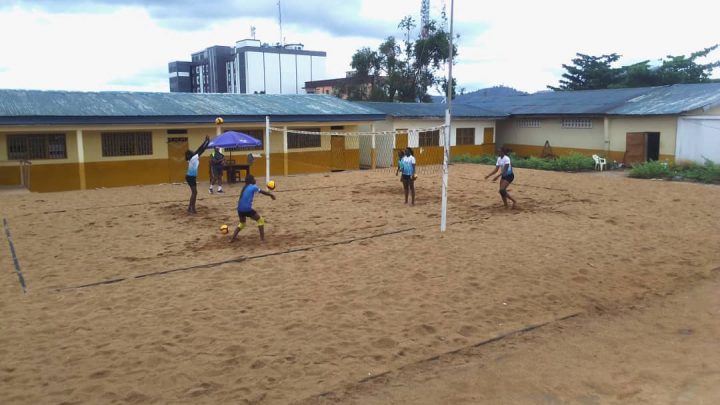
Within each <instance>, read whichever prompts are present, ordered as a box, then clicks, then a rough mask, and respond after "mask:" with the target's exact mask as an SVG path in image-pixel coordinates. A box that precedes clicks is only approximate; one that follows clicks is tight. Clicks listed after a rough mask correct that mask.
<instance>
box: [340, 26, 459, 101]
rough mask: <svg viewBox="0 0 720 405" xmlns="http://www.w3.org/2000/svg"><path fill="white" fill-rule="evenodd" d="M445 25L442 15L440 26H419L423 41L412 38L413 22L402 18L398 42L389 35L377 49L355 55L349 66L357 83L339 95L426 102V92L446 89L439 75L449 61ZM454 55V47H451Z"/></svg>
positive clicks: (341, 91)
mask: <svg viewBox="0 0 720 405" xmlns="http://www.w3.org/2000/svg"><path fill="white" fill-rule="evenodd" d="M445 23H446V21H445V15H444V14H443V16H442V20H441V24H438V22H437V21H434V20H433V21H430V22H429V23H428V24H427V25H426V26H425V27H423V28H425V32H427V36H426V37H425V38H420V37H418V38H414V39H413V38H411V32H412V30H413V28H415V27H416V24H415V20H413V18H412V17H410V16H407V17H405V18H403V19H402V21H400V24H398V29H400V30H402V31H403V32H404V38H403V39H402V41H401V42H398V40H397V39H396V38H395V37H393V36H390V37H388V38H387V39H385V41H383V42H382V43H381V44H380V45H379V46H378V48H377V50H372V49H370V48H368V47H365V48H361V49H358V50H357V51H356V52H355V54H354V55H353V56H352V61H351V63H350V65H351V66H352V68H353V69H354V70H355V72H356V73H355V75H356V78H357V80H355V81H354V83H350V84H348V85H347V86H345V88H344V89H340V91H339V93H340V95H346V96H347V97H348V98H349V99H351V100H370V101H405V102H417V101H421V102H430V101H431V97H430V95H429V94H428V89H430V88H440V87H442V86H443V85H445V86H447V83H446V82H447V79H446V78H444V77H443V76H441V74H440V73H441V72H442V68H443V66H444V64H446V63H447V61H448V59H449V58H450V43H449V40H450V34H449V32H447V30H446V29H445V25H446V24H445ZM456 55H457V46H455V45H453V56H456ZM453 84H455V80H454V79H453ZM453 94H454V88H453Z"/></svg>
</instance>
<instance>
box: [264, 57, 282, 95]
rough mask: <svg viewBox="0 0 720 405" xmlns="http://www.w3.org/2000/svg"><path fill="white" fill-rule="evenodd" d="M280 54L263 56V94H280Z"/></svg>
mask: <svg viewBox="0 0 720 405" xmlns="http://www.w3.org/2000/svg"><path fill="white" fill-rule="evenodd" d="M280 91H281V89H280V54H277V53H266V54H265V93H267V94H280Z"/></svg>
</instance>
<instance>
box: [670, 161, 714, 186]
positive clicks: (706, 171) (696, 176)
mask: <svg viewBox="0 0 720 405" xmlns="http://www.w3.org/2000/svg"><path fill="white" fill-rule="evenodd" d="M675 175H676V176H680V177H684V178H686V179H692V180H696V181H699V182H702V183H720V164H717V163H715V162H713V161H712V160H710V159H705V164H704V165H698V164H692V165H688V166H686V167H685V168H684V169H682V170H679V169H678V168H677V167H676V172H675Z"/></svg>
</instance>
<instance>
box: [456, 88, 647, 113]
mask: <svg viewBox="0 0 720 405" xmlns="http://www.w3.org/2000/svg"><path fill="white" fill-rule="evenodd" d="M652 89H654V88H652V87H644V88H634V89H612V90H610V89H609V90H575V91H547V92H541V93H534V94H528V95H518V96H500V97H492V96H483V97H476V98H474V99H473V101H465V103H468V104H470V105H473V106H477V107H482V108H493V109H495V110H498V111H503V112H505V113H507V114H510V115H576V114H579V115H603V114H605V113H606V112H607V111H609V110H611V109H614V108H616V107H618V106H620V105H623V104H624V103H625V102H626V101H628V100H631V99H633V98H635V97H637V96H639V95H643V94H646V93H648V92H649V91H652Z"/></svg>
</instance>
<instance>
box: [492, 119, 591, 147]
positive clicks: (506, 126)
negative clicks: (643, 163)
mask: <svg viewBox="0 0 720 405" xmlns="http://www.w3.org/2000/svg"><path fill="white" fill-rule="evenodd" d="M539 120H540V127H539V128H523V127H519V126H518V122H519V121H521V119H518V118H511V119H507V120H502V121H498V123H497V124H498V128H497V133H496V139H497V141H496V143H497V144H498V145H504V144H507V145H528V146H541V147H542V146H543V145H544V144H545V141H549V142H550V146H552V147H553V150H554V149H555V148H556V147H557V148H560V149H562V148H574V149H592V150H603V148H604V145H605V143H604V142H605V138H604V134H603V119H602V118H599V119H597V118H596V119H593V120H592V121H593V127H592V128H590V129H565V128H562V126H561V119H560V118H539Z"/></svg>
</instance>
